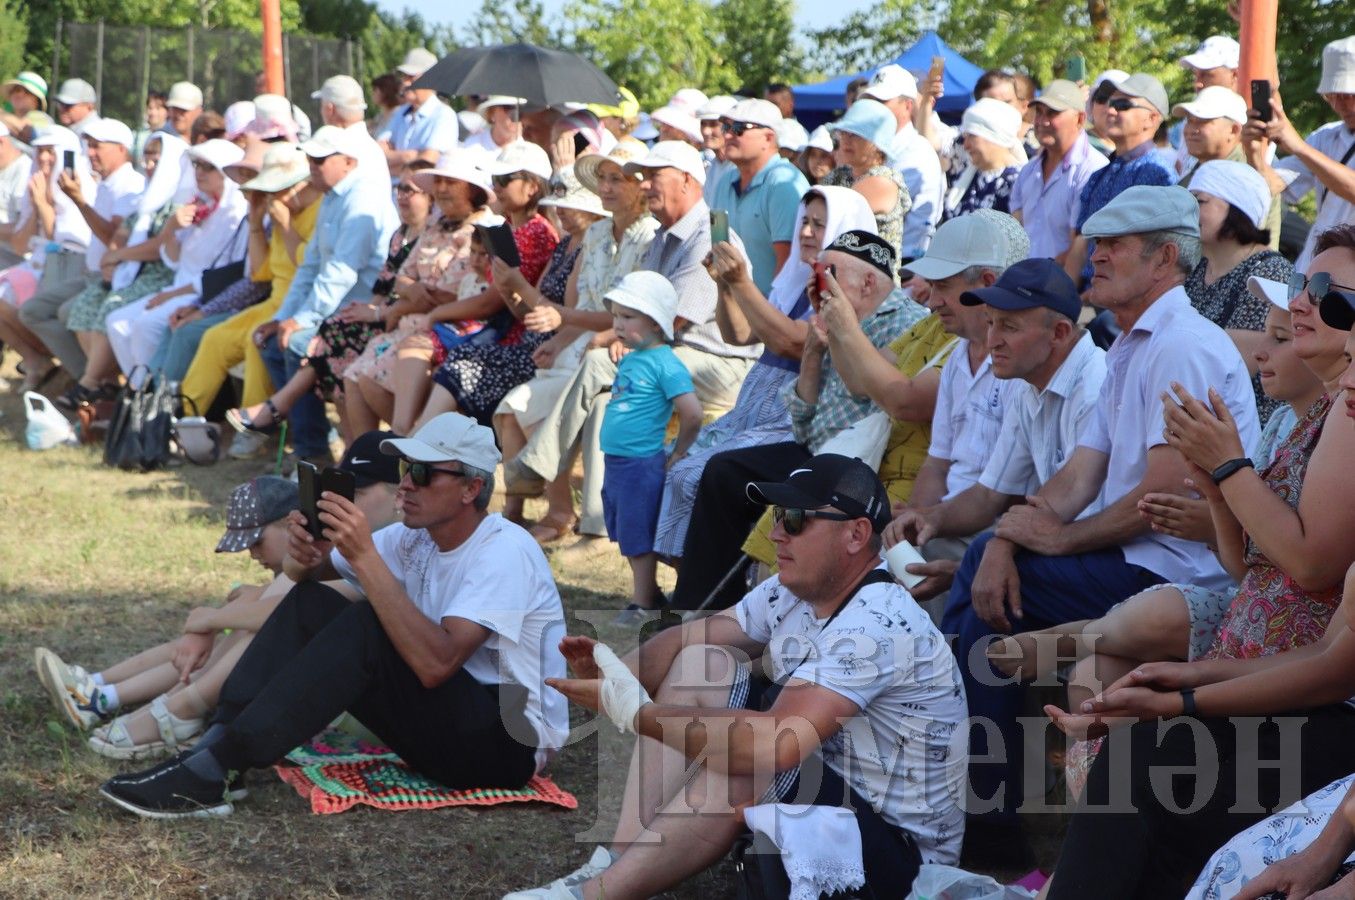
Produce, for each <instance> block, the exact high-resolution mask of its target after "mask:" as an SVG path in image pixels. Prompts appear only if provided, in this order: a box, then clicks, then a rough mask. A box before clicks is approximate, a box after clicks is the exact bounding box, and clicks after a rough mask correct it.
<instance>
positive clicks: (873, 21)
mask: <svg viewBox="0 0 1355 900" xmlns="http://www.w3.org/2000/svg"><path fill="white" fill-rule="evenodd" d="M941 2H942V0H879V2H878V3H876V4H875V5H874V6H872V7H870V8H868V9H862V10H857V11H856V12H854V13H851V14H850V15H847V16H844V17H843V18H842V21H841V22H840V23H839V24H837V25H832V26H829V27H828V28H821V29H818V30H817V31H810V32H809V34H808V43H809V61H810V64H811V66H812V68H813V69H814V71H816V72H817V73H819V74H820V75H822V76H823V77H831V76H834V75H840V74H843V73H844V72H859V71H861V70H862V69H869V68H871V67H873V66H878V65H879V64H881V63H883V62H886V61H888V60H891V59H893V58H894V57H896V56H898V55H899V54H900V53H902V52H903V51H904V50H907V49H908V48H909V47H910V46H912V44H913V43H914V42H915V41H916V40H917V39H918V37H919V36H920V35H921V34H922V32H923V31H924V30H926V29H927V28H930V27H934V25H935V24H936V22H937V21H938V17H939V15H940V13H939V8H940V6H941Z"/></svg>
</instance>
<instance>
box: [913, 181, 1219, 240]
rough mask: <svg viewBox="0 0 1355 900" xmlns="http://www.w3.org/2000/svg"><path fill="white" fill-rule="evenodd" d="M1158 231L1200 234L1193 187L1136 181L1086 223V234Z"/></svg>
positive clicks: (1198, 208) (1096, 235)
mask: <svg viewBox="0 0 1355 900" xmlns="http://www.w3.org/2000/svg"><path fill="white" fill-rule="evenodd" d="M952 221H953V220H952ZM1157 231H1166V232H1170V233H1172V234H1184V235H1187V236H1189V237H1199V236H1200V204H1199V203H1198V202H1197V201H1196V200H1195V197H1194V196H1193V195H1192V194H1191V193H1190V191H1188V190H1186V189H1185V188H1183V187H1178V186H1177V185H1174V184H1173V185H1149V184H1136V185H1134V186H1133V187H1130V188H1125V189H1124V190H1123V191H1121V192H1120V193H1119V194H1117V195H1116V196H1115V197H1114V198H1112V199H1111V201H1110V202H1109V203H1107V204H1106V205H1105V206H1103V207H1101V208H1100V209H1098V210H1097V211H1096V212H1094V213H1092V214H1091V216H1089V217H1088V218H1087V221H1086V222H1084V223H1083V225H1082V236H1083V237H1086V238H1103V237H1119V236H1120V235H1126V234H1148V233H1150V232H1157ZM937 234H940V229H937Z"/></svg>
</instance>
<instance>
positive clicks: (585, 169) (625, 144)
mask: <svg viewBox="0 0 1355 900" xmlns="http://www.w3.org/2000/svg"><path fill="white" fill-rule="evenodd" d="M648 155H649V148H648V147H646V146H645V145H644V143H643V142H641V141H637V140H636V139H635V138H632V137H624V138H622V139H621V140H619V141H617V142H616V146H615V147H613V148H612V149H611V151H610V152H608V153H606V154H602V153H589V154H587V155H586V156H580V157H579V158H578V159H576V160H574V177H576V178H578V179H579V184H581V185H583V186H584V187H585V188H587V189H588V190H590V191H592V192H593V193H595V194H596V193H597V190H598V167H599V166H601V165H602V164H603V163H605V162H609V163H611V164H612V165H614V166H616V167H617V168H618V169H620V170H621V172H622V174H626V175H630V176H631V177H635V176H636V174H637V173H635V172H627V171H626V165H627V164H628V163H633V162H635V161H636V160H640V159H644V158H645V157H646V156H648Z"/></svg>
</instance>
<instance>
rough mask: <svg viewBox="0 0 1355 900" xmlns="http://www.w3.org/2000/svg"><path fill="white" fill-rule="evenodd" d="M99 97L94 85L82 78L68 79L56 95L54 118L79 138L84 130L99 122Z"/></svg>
mask: <svg viewBox="0 0 1355 900" xmlns="http://www.w3.org/2000/svg"><path fill="white" fill-rule="evenodd" d="M98 105H99V95H98V94H96V93H95V92H94V85H92V84H90V83H89V82H88V81H85V80H84V79H83V78H68V79H66V80H65V81H63V82H62V83H61V90H59V91H57V95H56V118H57V121H58V122H60V123H61V124H62V125H64V126H66V127H67V128H69V129H70V130H71V131H74V132H75V133H76V134H78V135H80V136H81V137H83V136H84V134H85V129H86V128H88V127H89V126H90V125H92V124H93V123H95V122H97V121H99V113H98V112H97V109H98Z"/></svg>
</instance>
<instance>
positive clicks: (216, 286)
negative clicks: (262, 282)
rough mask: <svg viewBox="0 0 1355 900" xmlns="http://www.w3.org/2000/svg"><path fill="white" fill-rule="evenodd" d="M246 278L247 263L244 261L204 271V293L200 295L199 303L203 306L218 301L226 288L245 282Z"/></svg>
mask: <svg viewBox="0 0 1355 900" xmlns="http://www.w3.org/2000/svg"><path fill="white" fill-rule="evenodd" d="M244 277H245V261H244V260H243V259H242V260H240V261H239V262H233V263H226V264H225V265H224V266H213V267H212V268H210V269H204V270H203V272H202V293H201V294H200V295H199V300H198V303H199V304H202V303H206V302H207V301H209V300H214V299H216V298H217V297H218V296H220V295H221V293H222V292H224V291H225V290H226V288H228V287H230V286H231V285H233V284H235V283H236V282H237V281H243V280H244Z"/></svg>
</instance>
